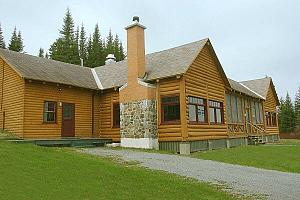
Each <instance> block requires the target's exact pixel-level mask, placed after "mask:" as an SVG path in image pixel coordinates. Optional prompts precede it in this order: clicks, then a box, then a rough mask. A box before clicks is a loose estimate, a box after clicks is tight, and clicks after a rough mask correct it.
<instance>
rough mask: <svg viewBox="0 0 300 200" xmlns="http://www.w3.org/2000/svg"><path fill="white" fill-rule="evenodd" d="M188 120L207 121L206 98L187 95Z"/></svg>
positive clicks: (195, 121)
mask: <svg viewBox="0 0 300 200" xmlns="http://www.w3.org/2000/svg"><path fill="white" fill-rule="evenodd" d="M188 102H189V104H188V108H189V122H191V123H207V111H206V100H205V99H202V98H197V97H188Z"/></svg>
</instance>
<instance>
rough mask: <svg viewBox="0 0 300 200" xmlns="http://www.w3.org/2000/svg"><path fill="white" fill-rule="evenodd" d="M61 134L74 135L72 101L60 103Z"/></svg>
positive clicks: (65, 135) (63, 135)
mask: <svg viewBox="0 0 300 200" xmlns="http://www.w3.org/2000/svg"><path fill="white" fill-rule="evenodd" d="M61 136H62V137H74V136H75V106H74V104H72V103H62V123H61Z"/></svg>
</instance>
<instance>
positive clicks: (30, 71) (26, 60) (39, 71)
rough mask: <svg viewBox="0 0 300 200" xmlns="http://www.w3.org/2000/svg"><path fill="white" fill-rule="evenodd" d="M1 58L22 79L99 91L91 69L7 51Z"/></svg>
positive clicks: (2, 51)
mask: <svg viewBox="0 0 300 200" xmlns="http://www.w3.org/2000/svg"><path fill="white" fill-rule="evenodd" d="M0 56H1V58H3V60H5V62H7V63H8V64H9V65H10V66H11V67H12V68H13V69H14V70H15V71H16V72H17V73H18V74H19V75H20V76H21V77H22V78H25V79H31V80H39V81H46V82H52V83H60V84H66V85H72V86H76V87H82V88H88V89H98V87H97V84H96V82H95V80H94V77H93V74H92V72H91V69H90V68H87V67H80V66H78V65H72V64H68V63H63V62H59V61H55V60H51V59H45V58H40V57H36V56H31V55H27V54H23V53H17V52H14V51H9V50H6V49H0Z"/></svg>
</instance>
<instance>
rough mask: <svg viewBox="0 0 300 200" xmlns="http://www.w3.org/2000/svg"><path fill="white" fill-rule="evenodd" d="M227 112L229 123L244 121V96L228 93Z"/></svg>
mask: <svg viewBox="0 0 300 200" xmlns="http://www.w3.org/2000/svg"><path fill="white" fill-rule="evenodd" d="M226 113H227V120H228V123H242V122H243V117H242V97H241V96H238V95H230V94H226Z"/></svg>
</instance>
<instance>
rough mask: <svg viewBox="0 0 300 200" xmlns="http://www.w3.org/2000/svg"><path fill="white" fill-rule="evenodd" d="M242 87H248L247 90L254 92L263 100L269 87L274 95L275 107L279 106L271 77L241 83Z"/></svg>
mask: <svg viewBox="0 0 300 200" xmlns="http://www.w3.org/2000/svg"><path fill="white" fill-rule="evenodd" d="M241 83H242V84H243V85H245V86H246V87H248V88H249V89H251V90H253V91H255V92H256V93H258V94H259V95H261V96H262V97H263V98H264V99H266V98H267V95H268V90H269V88H270V87H271V89H272V90H273V92H274V94H275V99H276V103H277V105H279V99H278V96H277V93H276V90H275V86H274V84H273V81H272V79H271V77H265V78H260V79H254V80H248V81H241Z"/></svg>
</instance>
